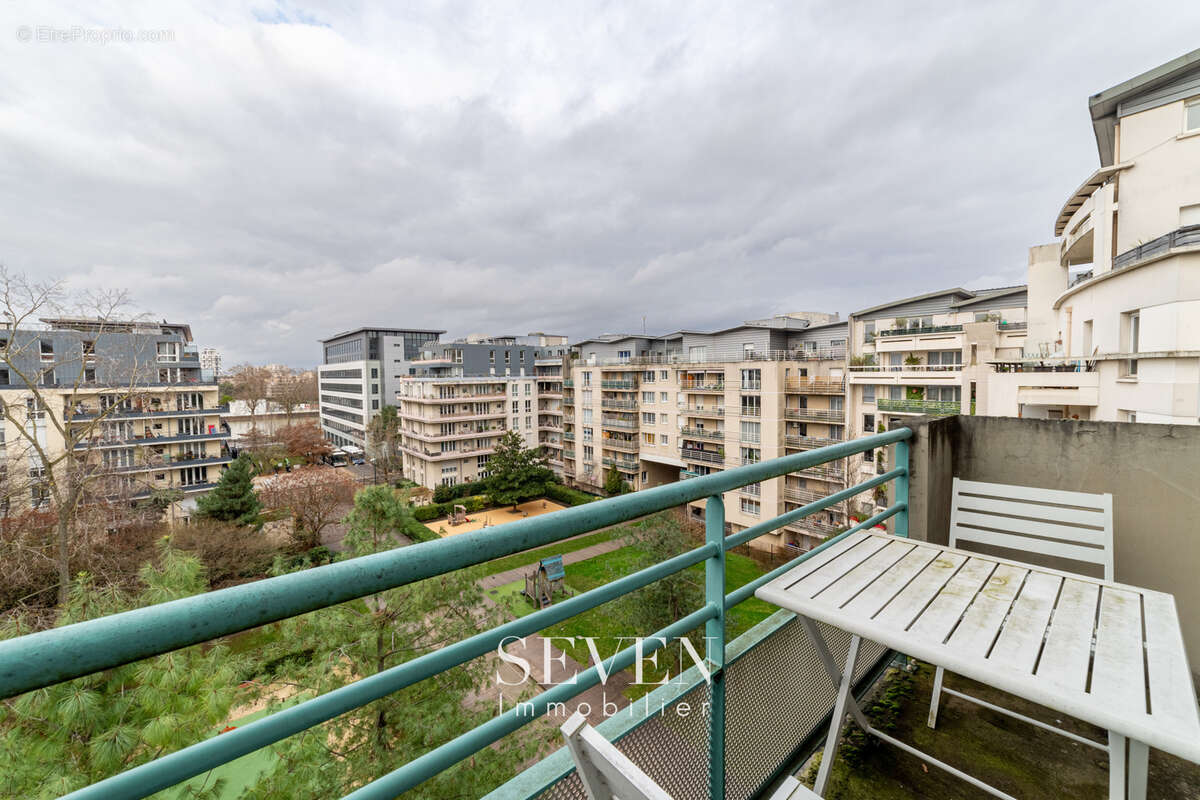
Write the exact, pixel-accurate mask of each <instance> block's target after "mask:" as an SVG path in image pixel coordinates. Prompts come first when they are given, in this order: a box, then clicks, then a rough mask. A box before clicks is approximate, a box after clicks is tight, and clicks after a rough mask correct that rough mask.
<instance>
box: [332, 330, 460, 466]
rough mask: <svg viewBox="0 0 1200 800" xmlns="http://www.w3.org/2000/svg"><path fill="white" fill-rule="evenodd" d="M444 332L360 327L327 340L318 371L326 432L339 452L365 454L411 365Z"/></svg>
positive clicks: (410, 370)
mask: <svg viewBox="0 0 1200 800" xmlns="http://www.w3.org/2000/svg"><path fill="white" fill-rule="evenodd" d="M443 333H445V331H435V330H422V329H415V328H357V329H355V330H352V331H346V332H344V333H339V334H337V335H335V336H332V337H330V338H329V339H325V340H323V341H322V342H321V345H322V363H321V366H319V367H318V368H317V383H318V390H319V395H318V397H319V402H318V406H319V409H320V420H321V430H322V431H323V432H324V433H325V437H326V438H327V439H329V441H331V442H333V443H334V444H335V445H337V446H339V447H344V446H346V445H352V446H355V447H360V448H363V449H364V450H365V449H366V446H367V425H368V424H369V423H370V421H371V418H372V417H374V416H375V415H376V414H378V413H379V409H380V408H381V407H383V406H384V405H388V404H391V403H392V402H393V398H395V396H396V387H397V386H398V382H399V381H400V380H401V379H402V378H404V377H407V376H408V375H410V374H411V372H412V370H413V367H411V366H410V362H412V361H414V360H416V359H418V358H419V357H420V355H421V349H422V348H423V347H424V346H425V345H427V344H429V343H431V342H436V341H437V340H438V337H439V336H441V335H442V334H443Z"/></svg>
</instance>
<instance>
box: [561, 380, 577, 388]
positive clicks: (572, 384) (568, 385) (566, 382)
mask: <svg viewBox="0 0 1200 800" xmlns="http://www.w3.org/2000/svg"><path fill="white" fill-rule="evenodd" d="M563 388H564V389H574V388H575V381H574V379H572V378H564V379H563Z"/></svg>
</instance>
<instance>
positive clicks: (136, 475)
mask: <svg viewBox="0 0 1200 800" xmlns="http://www.w3.org/2000/svg"><path fill="white" fill-rule="evenodd" d="M42 323H43V325H44V327H42V328H39V329H24V328H23V329H18V330H16V331H13V330H11V329H9V330H7V331H5V332H3V334H2V337H3V341H2V342H0V347H3V348H5V350H6V352H7V358H6V366H7V367H8V368H6V369H0V400H2V402H3V404H4V407H5V408H6V409H7V413H6V414H5V418H4V419H3V420H0V456H3V471H2V475H3V481H4V489H5V491H4V496H3V498H2V501H3V513H14V512H16V511H19V510H23V509H26V508H42V507H45V506H47V505H48V504H49V502H50V491H49V483H48V480H49V478H50V476H49V475H48V471H50V470H53V471H54V477H56V478H57V479H58V480H60V481H72V480H86V481H87V488H86V490H85V491H86V494H87V496H88V497H89V500H90V501H110V502H117V503H134V502H137V501H138V500H141V499H144V498H147V497H149V496H151V494H152V493H154V492H155V491H156V490H160V489H172V490H177V491H178V493H179V496H180V499H179V500H178V501H176V502H175V503H173V504H172V507H171V508H170V509H168V511H169V516H170V517H171V518H172V519H174V520H180V519H186V518H187V517H188V516H190V514H191V513H192V511H193V510H194V509H195V505H196V498H197V497H198V496H200V495H202V494H204V493H205V492H207V491H209V490H210V489H212V488H213V486H214V485H215V484H216V482H217V480H218V479H219V477H220V474H221V473H222V472H223V471H224V470H225V468H226V465H228V464H229V462H230V461H231V460H232V458H231V455H230V453H229V451H228V448H227V446H226V441H227V440H228V438H229V432H228V429H227V427H226V425H225V423H224V420H223V413H224V412H225V411H226V410H227V409H226V408H225V407H224V406H222V405H221V404H220V401H219V391H218V387H217V384H216V381H215V380H212V379H211V378H209V377H208V376H207V375H203V374H202V371H201V366H200V361H199V353H198V352H197V349H196V348H195V347H194V346H193V345H192V344H191V342H192V337H191V329H190V327H189V326H187V325H182V324H168V323H147V322H142V321H136V322H134V321H130V322H118V321H107V320H106V321H100V320H94V319H79V318H52V319H43V320H42ZM18 371H19V372H20V373H21V374H22V375H24V376H25V380H31V381H34V384H33V386H35V387H36V392H35V391H34V389H33V388H32V387H31V385H30V384H26V383H23V379H22V378H21V377H19V376H18V375H17V374H16V373H17V372H18ZM31 437H32V438H34V439H36V441H37V443H38V446H37V447H34V446H33V442H31V441H30V438H31ZM67 447H71V448H72V449H73V450H74V451H75V452H76V453H79V454H82V458H79V459H77V460H75V461H74V465H71V464H70V463H69V462H67V461H66V460H64V459H63V458H62V454H63V453H64V451H65V449H66V448H67ZM39 449H40V450H41V453H39V452H38V450H39ZM43 454H44V455H43ZM71 469H76V470H79V471H80V472H78V474H75V475H72V474H68V473H69V471H70V470H71ZM85 474H86V475H87V476H88V477H87V478H86V479H84V478H83V475H85Z"/></svg>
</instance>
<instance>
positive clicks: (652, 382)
mask: <svg viewBox="0 0 1200 800" xmlns="http://www.w3.org/2000/svg"><path fill="white" fill-rule="evenodd" d="M846 331H847V324H846V323H845V322H839V321H837V320H836V316H833V315H826V314H796V315H786V316H779V317H773V318H770V319H765V320H756V321H751V322H747V323H745V324H743V325H739V326H736V327H733V328H729V329H725V330H721V331H714V332H711V333H704V332H697V331H678V332H676V333H671V334H667V335H665V336H657V337H647V336H623V335H609V336H602V337H598V338H596V339H591V340H587V341H583V342H580V343H578V344H576V345H574V346H573V349H574V351H575V353H576V356H577V357H576V358H575V360H574V361H573V362H572V363H571V366H570V372H571V377H570V378H568V379H567V380H566V382H565V387H564V401H563V402H564V407H565V408H564V413H565V416H564V423H563V425H564V429H563V434H562V437H563V440H564V475H565V478H566V479H567V480H568V482H571V483H574V484H576V485H578V486H580V487H582V488H585V489H588V490H590V491H594V492H602V491H603V489H604V484H605V478H606V476H607V474H608V473H609V471H610V470H611V469H614V468H615V469H616V470H617V472H618V473H619V474H620V476H621V477H622V479H623V480H624V481H625V482H626V483H628V484H629V486H630V487H632V488H634V489H642V488H647V487H651V486H657V485H660V484H663V483H670V482H674V481H677V480H687V479H689V478H694V477H697V476H700V475H707V474H710V473H712V472H717V471H720V470H723V469H730V468H733V467H737V466H742V465H743V464H751V463H755V462H757V461H760V460H763V459H770V458H777V457H779V456H783V455H787V454H791V453H795V452H799V451H801V450H804V449H810V448H814V447H822V446H825V445H827V444H832V443H834V442H838V441H841V440H843V439H844V438H845V437H846V436H847V435H849V432H848V430H847V426H846V409H845V375H844V363H845V345H846ZM845 478H846V472H845V465H844V464H836V465H825V466H823V467H820V468H817V469H812V470H806V471H804V472H802V473H797V474H795V475H788V476H786V477H784V478H777V479H774V480H771V481H767V482H765V483H763V484H761V485H755V486H749V487H744V488H743V489H741V490H739V491H737V492H730V493H728V495H727V496H726V497H725V518H726V522H727V526H728V528H729V530H730V532H731V533H732V532H736V531H739V530H742V529H744V528H746V527H749V526H750V525H754V524H756V523H757V522H760V521H761V520H763V519H769V518H771V517H774V516H777V515H778V514H780V513H783V512H784V511H789V510H792V509H794V508H799V507H800V506H801V505H804V504H805V503H809V502H812V501H813V500H816V499H818V498H820V497H825V496H826V495H828V494H831V493H832V492H835V491H837V490H838V489H841V488H844V487H845V486H846V483H845ZM848 511H849V505H848V504H846V503H843V504H840V505H839V506H838V507H836V508H834V509H830V510H828V511H822V512H819V513H818V514H815V515H812V516H810V517H808V518H806V519H805V520H803V521H802V522H800V523H797V524H795V525H789V526H788V527H786V528H784V529H782V530H780V531H779V532H778V533H776V534H773V535H768V536H766V537H763V538H762V539H759V540H756V541H757V546H760V547H766V548H781V549H782V548H794V549H800V550H805V549H809V548H811V547H813V546H814V545H815V544H817V543H819V542H820V541H822V540H823V539H824V538H825V537H826V536H828V535H829V534H830V533H833V532H835V531H837V530H841V529H843V528H844V527H845V523H846V518H847V513H848ZM689 513H691V514H692V515H693V516H695V518H697V519H703V514H704V511H703V504H701V503H695V504H692V507H691V508H690V512H689Z"/></svg>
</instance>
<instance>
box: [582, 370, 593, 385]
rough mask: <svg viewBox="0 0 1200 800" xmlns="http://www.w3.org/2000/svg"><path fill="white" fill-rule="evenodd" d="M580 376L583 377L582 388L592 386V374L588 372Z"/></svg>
mask: <svg viewBox="0 0 1200 800" xmlns="http://www.w3.org/2000/svg"><path fill="white" fill-rule="evenodd" d="M580 374H581V375H582V377H583V385H584V386H591V385H592V373H590V372H583V373H580Z"/></svg>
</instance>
